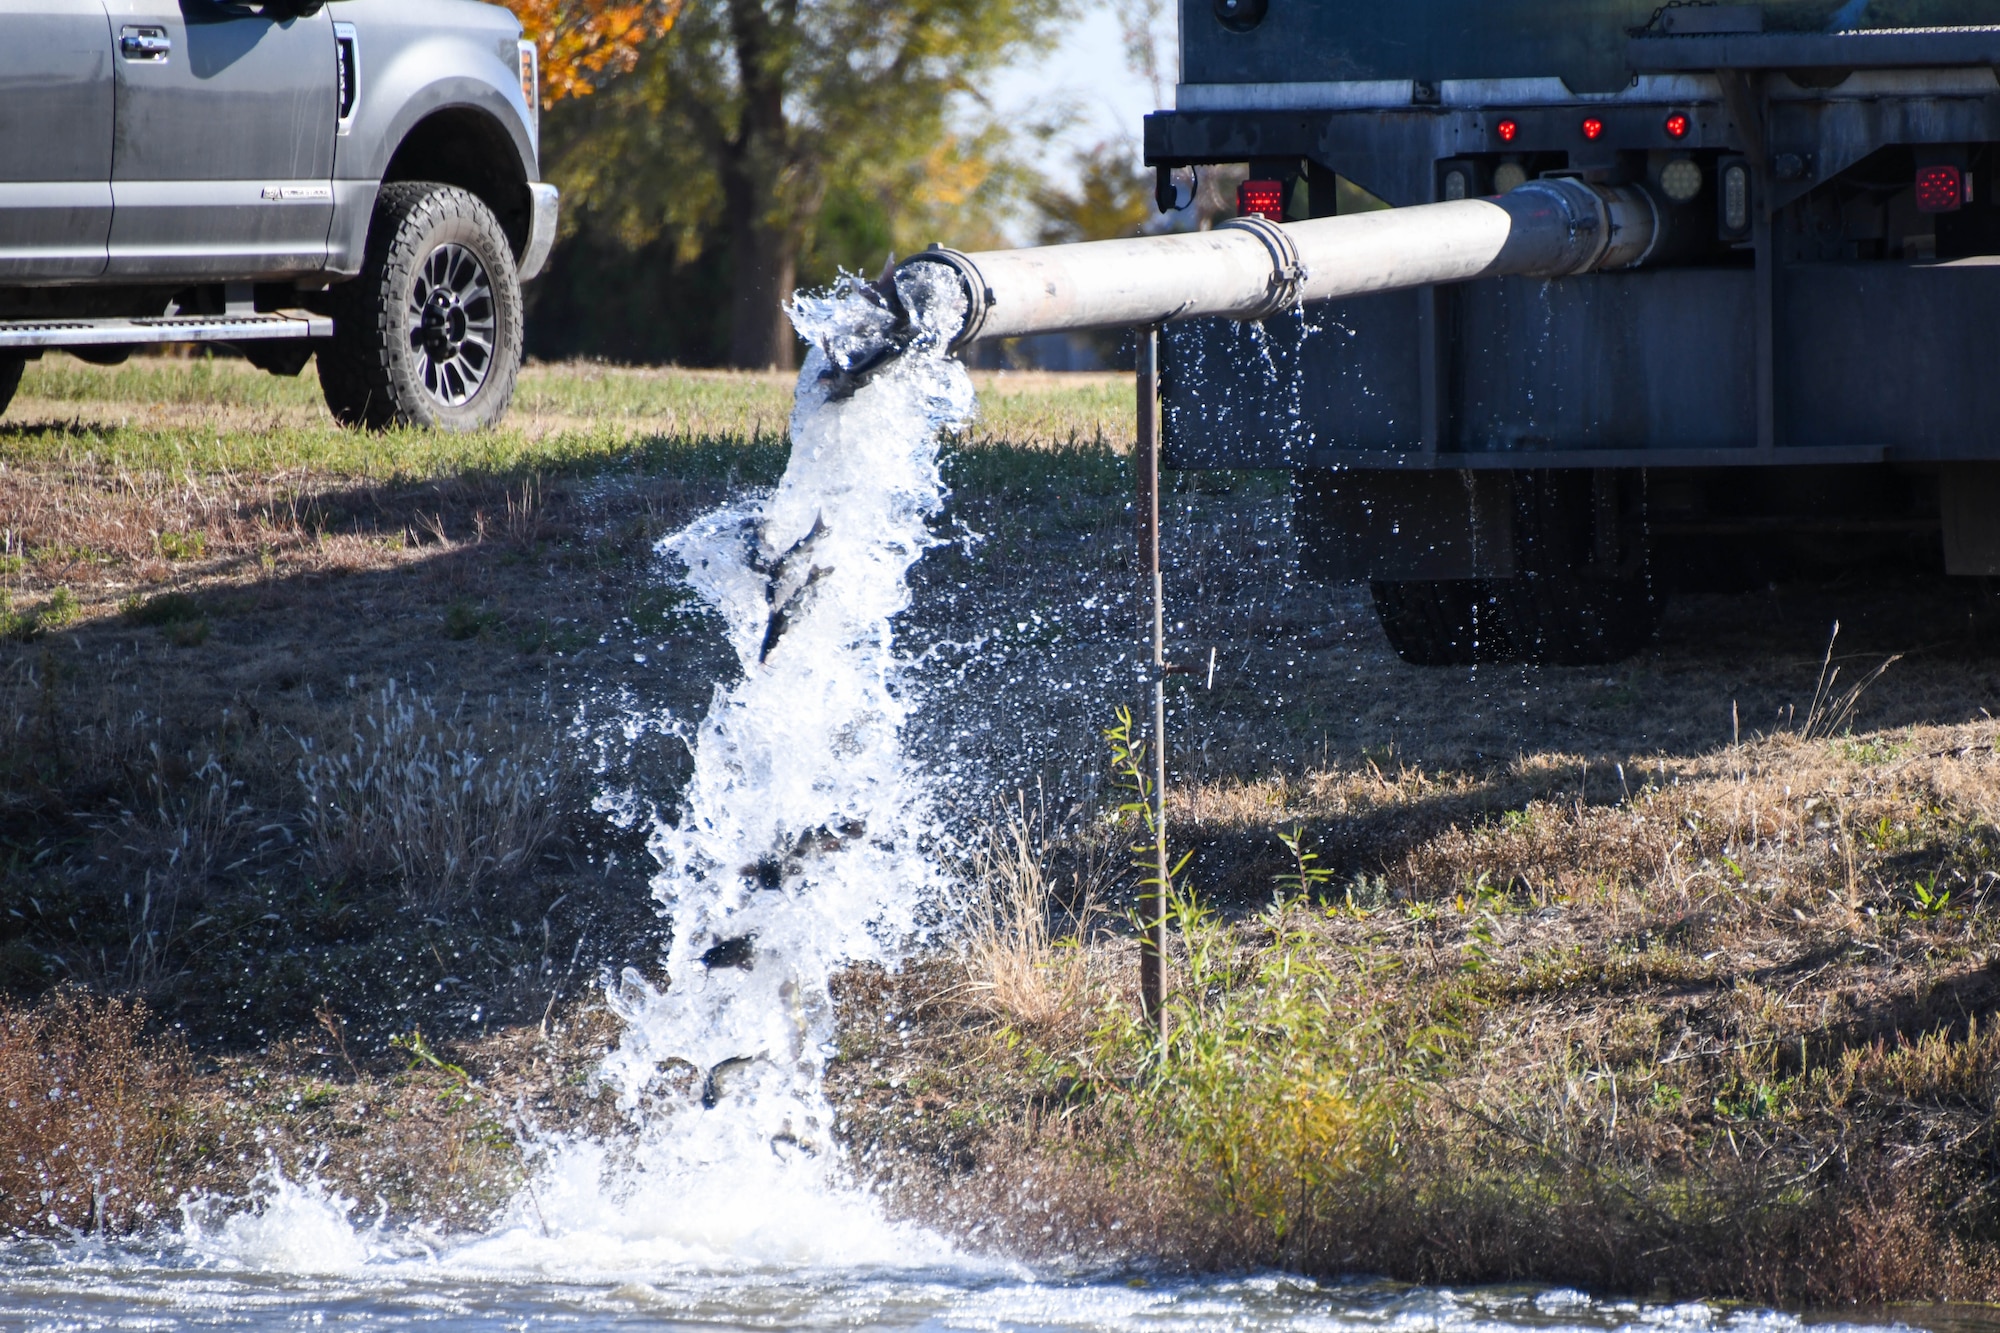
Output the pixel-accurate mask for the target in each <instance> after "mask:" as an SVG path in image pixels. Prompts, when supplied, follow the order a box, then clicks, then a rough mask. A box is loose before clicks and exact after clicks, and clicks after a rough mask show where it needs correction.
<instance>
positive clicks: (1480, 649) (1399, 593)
mask: <svg viewBox="0 0 2000 1333" xmlns="http://www.w3.org/2000/svg"><path fill="white" fill-rule="evenodd" d="M1593 485H1594V481H1593V478H1592V477H1591V476H1590V475H1589V474H1588V473H1581V472H1571V473H1557V472H1541V473H1535V472H1522V473H1520V474H1518V475H1517V476H1516V478H1515V483H1514V504H1513V520H1514V523H1513V526H1514V566H1515V574H1514V577H1512V578H1506V579H1500V578H1494V579H1450V580H1433V581H1428V582H1397V583H1385V582H1377V583H1374V584H1372V585H1370V586H1371V589H1372V591H1373V592H1374V595H1375V612H1376V615H1377V616H1378V617H1379V618H1380V620H1381V622H1382V632H1383V634H1384V635H1385V636H1386V637H1387V638H1388V640H1389V646H1390V647H1392V648H1394V649H1395V650H1396V655H1397V656H1398V657H1401V658H1402V659H1403V660H1404V661H1405V662H1409V663H1411V664H1413V665H1416V666H1464V665H1468V664H1471V663H1474V662H1536V663H1546V664H1553V665H1558V666H1590V665H1597V664H1601V663H1605V662H1617V661H1621V660H1623V659H1625V658H1627V657H1630V656H1631V655H1632V654H1634V653H1636V652H1638V651H1639V650H1640V649H1641V648H1643V647H1645V646H1646V641H1647V640H1648V639H1650V638H1652V637H1653V632H1654V631H1655V630H1657V629H1658V628H1659V626H1660V617H1661V615H1662V614H1663V613H1664V612H1665V610H1666V597H1665V594H1664V593H1663V592H1662V591H1661V590H1659V589H1658V588H1656V587H1655V585H1654V580H1653V576H1652V572H1651V569H1650V567H1649V562H1648V558H1647V550H1646V547H1647V543H1646V538H1645V533H1644V528H1643V524H1642V523H1640V522H1639V521H1638V520H1639V518H1641V517H1642V516H1643V513H1644V502H1643V494H1640V496H1639V497H1638V500H1637V502H1636V505H1635V506H1625V507H1622V508H1621V505H1622V501H1619V500H1618V499H1617V498H1616V493H1615V492H1611V493H1608V495H1607V496H1606V497H1599V496H1598V495H1597V494H1596V493H1594V492H1593V489H1592V487H1593ZM1600 498H1608V499H1610V500H1611V502H1612V503H1611V508H1610V511H1609V512H1608V513H1607V512H1603V507H1602V506H1601V505H1600V503H1599V500H1600ZM1604 521H1608V522H1610V523H1612V524H1614V526H1613V527H1612V528H1611V529H1609V530H1608V531H1610V532H1612V533H1615V534H1616V536H1615V539H1614V540H1613V541H1612V542H1611V546H1612V548H1613V549H1612V550H1611V551H1610V552H1608V554H1610V555H1611V556H1612V557H1613V559H1611V560H1610V561H1603V562H1601V557H1602V556H1604V555H1605V554H1607V552H1603V551H1600V550H1598V548H1597V538H1598V535H1599V534H1598V528H1597V525H1598V523H1599V522H1604Z"/></svg>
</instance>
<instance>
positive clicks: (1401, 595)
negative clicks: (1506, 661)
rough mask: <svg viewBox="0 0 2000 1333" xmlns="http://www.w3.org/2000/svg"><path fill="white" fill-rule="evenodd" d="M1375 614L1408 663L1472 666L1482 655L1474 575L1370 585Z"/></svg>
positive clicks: (1479, 593) (1480, 586) (1479, 596)
mask: <svg viewBox="0 0 2000 1333" xmlns="http://www.w3.org/2000/svg"><path fill="white" fill-rule="evenodd" d="M1368 590H1369V591H1370V592H1372V593H1373V594H1374V595H1375V615H1376V618H1377V619H1379V620H1380V621H1381V622H1382V633H1383V635H1384V636H1385V637H1386V638H1387V639H1388V640H1389V646H1390V647H1391V648H1394V649H1395V650H1396V656H1398V657H1400V658H1402V659H1403V660H1404V661H1405V662H1408V663H1409V664H1410V665H1411V666H1470V665H1471V664H1472V663H1474V662H1480V661H1491V660H1493V659H1492V656H1491V650H1490V649H1489V650H1488V652H1487V655H1486V656H1483V657H1482V656H1481V654H1480V649H1481V644H1480V635H1479V629H1480V622H1481V621H1482V620H1486V619H1488V617H1486V616H1482V615H1481V614H1480V612H1481V611H1482V610H1484V609H1485V608H1484V607H1482V606H1481V605H1480V603H1481V600H1482V598H1483V596H1484V593H1485V588H1484V585H1483V584H1482V583H1481V582H1480V581H1479V580H1476V579H1432V580H1426V581H1422V582H1409V583H1370V584H1369V585H1368Z"/></svg>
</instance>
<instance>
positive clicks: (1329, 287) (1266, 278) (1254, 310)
mask: <svg viewBox="0 0 2000 1333" xmlns="http://www.w3.org/2000/svg"><path fill="white" fill-rule="evenodd" d="M1664 233H1665V223H1664V215H1663V213H1662V212H1661V210H1660V208H1659V207H1658V206H1657V205H1656V204H1655V203H1654V201H1653V199H1652V196H1651V195H1649V194H1647V193H1646V192H1645V191H1644V190H1642V189H1640V188H1637V187H1634V186H1604V185H1593V184H1589V183H1587V182H1585V181H1581V180H1576V179H1573V178H1557V179H1550V180H1538V181H1531V182H1529V183H1528V184H1526V185H1522V186H1519V187H1518V188H1516V189H1515V190H1513V191H1512V192H1510V193H1508V194H1505V195H1502V196H1500V197H1498V198H1494V199H1460V200H1454V201H1452V202H1450V203H1443V204H1422V205H1418V206H1416V207H1413V208H1393V209H1385V210H1382V211H1379V212H1373V213H1354V214H1348V215H1346V216H1344V217H1331V218H1315V219H1313V220H1312V221H1309V222H1289V223H1285V224H1282V225H1280V224H1278V223H1273V222H1269V221H1266V220H1265V219H1263V218H1257V217H1247V218H1237V219H1235V220H1234V221H1231V222H1225V223H1223V224H1222V225H1221V226H1219V227H1217V228H1216V229H1215V230H1213V231H1206V232H1186V233H1177V234H1173V235H1166V236H1144V237H1137V238H1134V239H1132V240H1121V241H1086V242H1083V243H1081V244H1077V245H1051V246H1041V247H1038V248H1032V249H1024V250H989V251H984V252H982V253H979V254H971V255H968V254H961V253H959V252H958V251H956V250H948V249H945V248H943V247H941V246H933V247H932V248H930V249H929V250H925V251H922V252H920V253H918V254H915V255H912V256H911V257H910V258H909V259H907V260H905V261H903V262H904V264H905V265H906V266H907V265H910V264H945V265H948V266H949V267H951V268H953V269H955V270H956V271H957V272H958V274H959V277H960V278H961V279H962V280H963V282H964V284H965V290H966V295H967V297H968V298H969V301H970V310H969V312H968V315H967V318H966V322H965V326H964V328H963V330H962V331H961V332H960V333H959V335H958V338H957V339H956V340H955V343H954V345H956V346H963V345H964V344H966V343H970V342H974V341H977V340H979V339H982V338H1014V337H1019V336H1021V335H1023V334H1032V333H1060V332H1067V331H1071V330H1079V329H1102V328H1120V327H1126V326H1130V325H1151V324H1164V323H1168V322H1170V321H1172V320H1177V319H1193V318H1196V317H1198V316H1203V315H1223V316H1228V317H1230V318H1233V319H1246V320H1247V319H1262V318H1264V317H1266V316H1268V315H1273V314H1276V313H1277V312H1279V311H1280V310H1284V309H1287V308H1289V307H1291V306H1294V305H1297V304H1298V303H1299V302H1300V301H1319V300H1326V299H1329V298H1333V297H1342V296H1358V295H1361V294H1363V293H1366V292H1388V291H1399V290H1402V289H1405V288H1411V287H1424V286H1428V285H1430V284H1432V283H1441V282H1464V281H1466V280H1468V279H1471V278H1486V277H1499V276H1502V275H1522V276H1527V277H1543V278H1558V277H1566V276H1568V275H1570V274H1575V273H1588V272H1592V271H1594V270H1599V269H1615V268H1631V267H1636V266H1637V265H1639V264H1643V263H1645V262H1646V261H1647V260H1648V259H1650V258H1651V257H1652V255H1653V254H1654V252H1655V251H1656V250H1658V249H1659V247H1660V244H1661V242H1662V241H1663V240H1664Z"/></svg>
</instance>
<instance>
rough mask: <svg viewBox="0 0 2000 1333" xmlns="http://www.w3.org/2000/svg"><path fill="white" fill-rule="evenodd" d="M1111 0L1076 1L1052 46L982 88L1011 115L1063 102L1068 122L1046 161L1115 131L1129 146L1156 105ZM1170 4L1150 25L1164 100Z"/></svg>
mask: <svg viewBox="0 0 2000 1333" xmlns="http://www.w3.org/2000/svg"><path fill="white" fill-rule="evenodd" d="M1112 3H1113V0H1094V2H1093V3H1088V4H1086V5H1080V6H1079V7H1078V9H1079V11H1080V12H1079V13H1078V14H1077V17H1076V19H1075V20H1074V21H1072V22H1071V23H1070V24H1069V25H1068V27H1067V28H1066V29H1065V30H1064V32H1063V34H1062V38H1061V41H1060V43H1059V44H1058V46H1057V47H1056V49H1055V50H1054V51H1053V52H1051V53H1049V54H1048V55H1047V56H1043V57H1039V58H1036V59H1034V60H1032V61H1029V62H1027V63H1025V64H1023V65H1021V66H1019V67H1017V68H1014V69H1011V70H1008V71H1007V72H1006V73H1005V74H1003V75H1001V76H1000V77H999V78H998V79H996V80H995V81H994V84H993V86H992V88H991V89H990V91H989V94H988V95H989V97H990V98H991V99H992V102H993V104H994V106H995V107H996V108H998V109H999V110H1001V111H1002V112H1006V113H1012V114H1016V115H1042V114H1046V113H1047V111H1048V109H1049V108H1051V107H1052V106H1055V105H1056V104H1058V103H1059V102H1066V103H1068V104H1069V106H1070V109H1071V110H1072V112H1073V116H1074V119H1073V123H1072V124H1071V125H1070V126H1069V127H1068V128H1067V129H1066V130H1065V131H1064V132H1063V133H1062V135H1061V136H1060V137H1059V138H1058V140H1057V142H1056V144H1055V145H1054V150H1055V151H1054V154H1053V156H1054V158H1055V159H1056V161H1053V162H1051V164H1050V166H1051V168H1052V169H1056V170H1060V169H1061V167H1062V166H1063V165H1064V164H1066V161H1067V159H1068V158H1069V156H1070V155H1071V153H1073V152H1075V151H1080V150H1087V149H1089V148H1091V147H1094V146H1095V145H1097V144H1099V143H1105V142H1111V141H1115V140H1118V139H1121V138H1123V139H1127V140H1129V141H1130V142H1131V143H1132V144H1133V145H1134V146H1135V148H1136V146H1137V144H1138V142H1139V132H1140V121H1141V119H1142V118H1143V117H1144V116H1145V114H1146V113H1147V112H1148V111H1152V110H1155V109H1157V107H1156V103H1155V101H1154V95H1153V89H1152V88H1151V87H1150V86H1149V85H1148V83H1147V81H1146V80H1145V78H1144V77H1142V76H1141V75H1140V74H1139V73H1138V72H1136V71H1134V70H1133V69H1132V68H1131V67H1130V65H1129V63H1128V62H1127V60H1126V58H1125V47H1124V39H1123V37H1122V36H1121V34H1120V29H1119V25H1118V19H1117V16H1116V13H1115V12H1114V11H1113V9H1112V8H1111V4H1112ZM1175 8H1176V3H1175V0H1169V3H1167V4H1164V5H1162V6H1161V9H1162V10H1163V11H1164V12H1163V14H1162V16H1161V21H1160V23H1159V25H1158V26H1157V27H1156V29H1155V31H1154V47H1155V50H1156V51H1157V52H1158V56H1157V58H1158V60H1159V65H1160V69H1161V72H1162V75H1163V79H1164V83H1165V85H1166V86H1165V87H1164V89H1163V90H1162V93H1163V97H1164V101H1165V102H1166V103H1167V104H1171V103H1172V101H1173V80H1174V70H1175V68H1176V64H1177V61H1178V54H1177V48H1176V44H1175V22H1174V10H1175Z"/></svg>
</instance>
